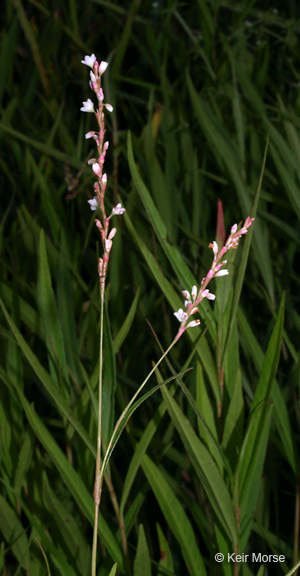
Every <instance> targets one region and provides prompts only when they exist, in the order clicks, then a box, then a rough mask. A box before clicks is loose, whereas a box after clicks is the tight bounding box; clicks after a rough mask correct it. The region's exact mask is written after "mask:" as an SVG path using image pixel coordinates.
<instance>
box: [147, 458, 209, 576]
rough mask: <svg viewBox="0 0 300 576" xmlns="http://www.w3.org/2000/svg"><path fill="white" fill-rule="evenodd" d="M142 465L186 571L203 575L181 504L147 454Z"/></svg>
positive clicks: (196, 546)
mask: <svg viewBox="0 0 300 576" xmlns="http://www.w3.org/2000/svg"><path fill="white" fill-rule="evenodd" d="M142 467H143V470H144V473H145V475H146V477H147V480H148V482H149V484H150V486H151V488H152V490H153V492H154V494H155V497H156V499H157V501H158V504H159V506H160V508H161V511H162V513H163V515H164V516H165V518H166V521H167V522H168V525H169V527H170V529H171V530H172V532H173V534H174V536H175V538H176V540H177V542H178V544H179V546H180V548H181V552H182V555H183V558H184V561H185V564H186V568H187V571H188V573H189V574H191V575H192V576H199V574H201V576H202V575H203V576H205V575H206V569H205V565H204V562H203V558H202V556H201V554H200V551H199V547H198V544H197V541H196V536H195V533H194V531H193V528H192V525H191V523H190V521H189V519H188V517H187V515H186V513H185V511H184V509H183V507H182V505H181V504H180V502H179V500H178V499H177V498H176V496H175V494H174V492H173V490H172V488H171V487H170V486H169V484H168V483H167V481H166V480H165V477H164V476H163V474H162V473H161V471H160V470H159V468H158V467H157V466H156V465H155V464H154V463H153V462H152V460H150V458H149V457H148V456H147V455H144V457H143V463H142Z"/></svg>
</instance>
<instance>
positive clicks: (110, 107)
mask: <svg viewBox="0 0 300 576" xmlns="http://www.w3.org/2000/svg"><path fill="white" fill-rule="evenodd" d="M104 106H105V108H106V110H108V112H112V111H113V107H112V105H111V104H104Z"/></svg>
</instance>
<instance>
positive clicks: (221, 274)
mask: <svg viewBox="0 0 300 576" xmlns="http://www.w3.org/2000/svg"><path fill="white" fill-rule="evenodd" d="M227 274H229V270H227V269H225V270H219V272H217V273H216V274H215V276H227Z"/></svg>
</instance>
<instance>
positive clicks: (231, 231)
mask: <svg viewBox="0 0 300 576" xmlns="http://www.w3.org/2000/svg"><path fill="white" fill-rule="evenodd" d="M236 231H237V224H234V225H233V226H232V227H231V230H230V234H235V233H236Z"/></svg>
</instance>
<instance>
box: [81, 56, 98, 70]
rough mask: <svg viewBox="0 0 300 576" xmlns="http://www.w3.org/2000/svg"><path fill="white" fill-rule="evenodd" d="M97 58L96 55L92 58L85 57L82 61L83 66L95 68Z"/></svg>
mask: <svg viewBox="0 0 300 576" xmlns="http://www.w3.org/2000/svg"><path fill="white" fill-rule="evenodd" d="M96 60H97V58H96V56H95V54H91V55H90V56H85V57H84V60H81V64H85V65H86V66H89V67H90V68H94V64H95V62H96Z"/></svg>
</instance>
